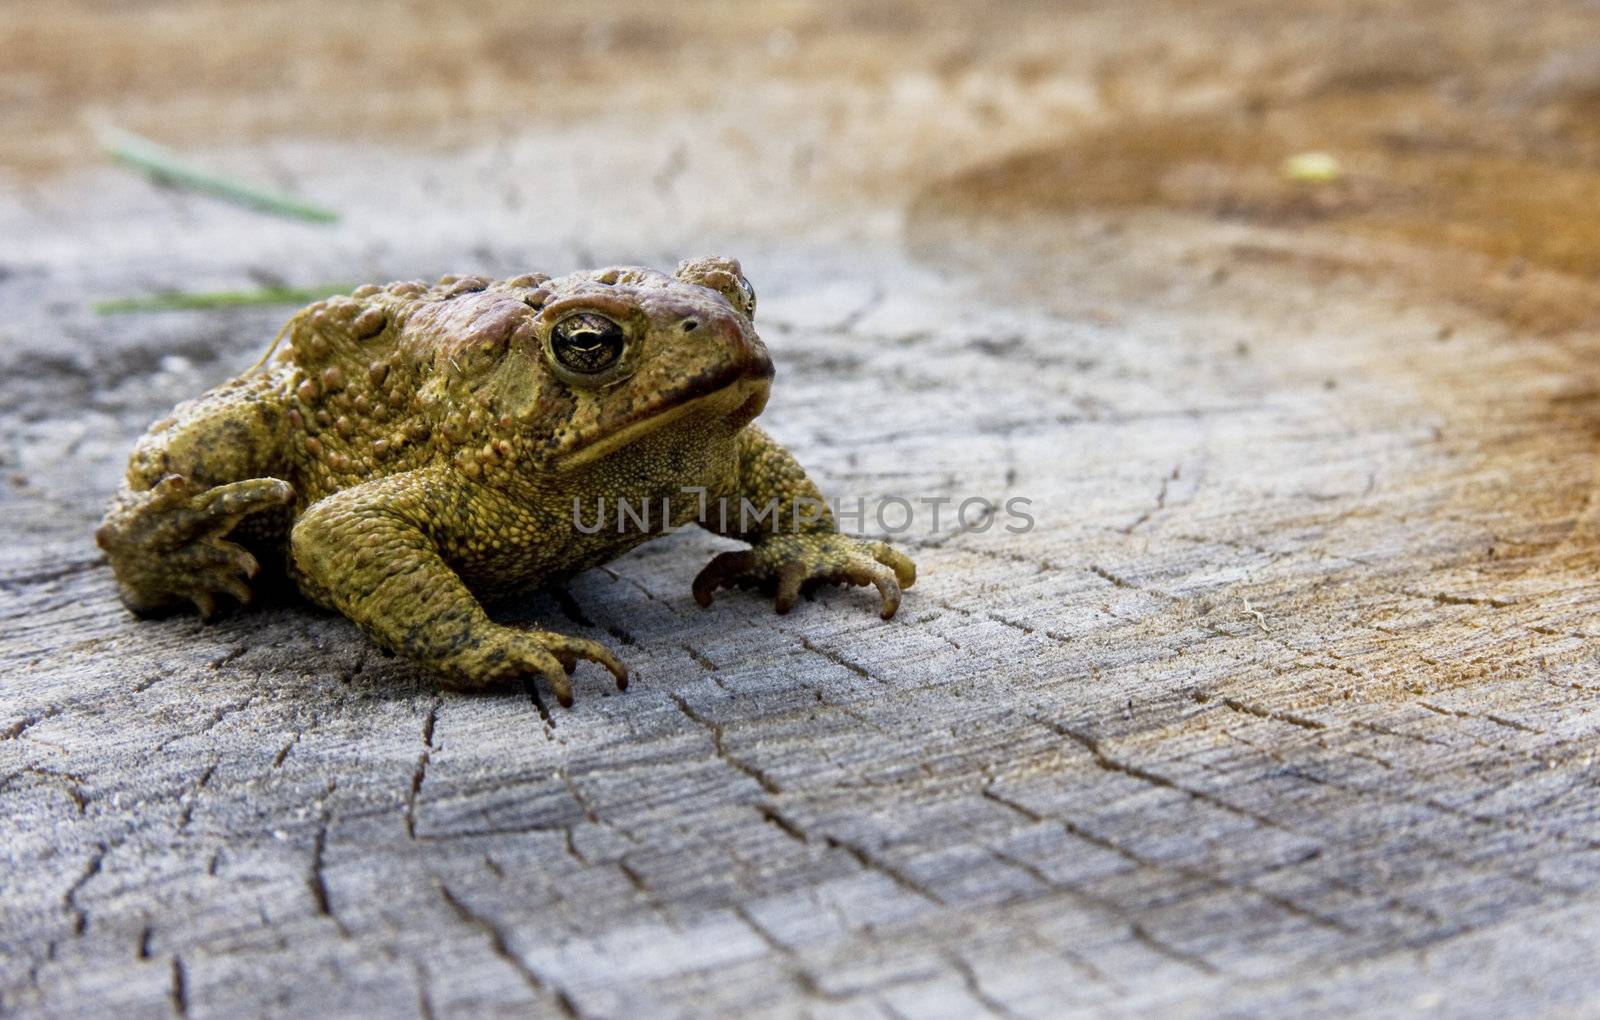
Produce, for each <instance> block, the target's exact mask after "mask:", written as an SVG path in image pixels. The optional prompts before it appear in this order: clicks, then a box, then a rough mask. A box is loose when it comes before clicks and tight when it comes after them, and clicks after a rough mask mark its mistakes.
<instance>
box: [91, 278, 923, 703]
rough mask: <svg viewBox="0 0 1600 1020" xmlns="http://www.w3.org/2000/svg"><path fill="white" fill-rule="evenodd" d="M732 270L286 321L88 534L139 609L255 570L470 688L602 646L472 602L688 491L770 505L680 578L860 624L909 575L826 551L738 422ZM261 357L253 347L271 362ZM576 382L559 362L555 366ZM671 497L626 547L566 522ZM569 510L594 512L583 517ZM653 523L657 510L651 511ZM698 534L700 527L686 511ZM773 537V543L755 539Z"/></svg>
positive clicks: (362, 306) (419, 297)
mask: <svg viewBox="0 0 1600 1020" xmlns="http://www.w3.org/2000/svg"><path fill="white" fill-rule="evenodd" d="M754 311H755V298H754V294H753V292H752V291H751V290H750V286H749V284H748V282H746V281H745V279H744V277H743V276H742V274H741V272H740V268H739V264H738V263H737V262H735V261H733V260H731V259H724V258H715V257H712V258H702V259H695V260H692V261H688V262H685V263H683V264H682V265H680V266H679V267H678V270H677V272H676V274H674V275H671V276H669V275H667V274H665V273H660V272H656V271H654V270H649V269H642V268H637V267H622V268H612V269H605V270H597V271H593V272H584V273H574V274H572V275H569V276H564V277H561V278H559V279H554V280H552V279H549V278H547V277H545V276H543V275H538V274H534V275H528V276H520V277H516V278H513V279H509V280H500V281H490V280H486V279H482V278H479V277H465V278H456V277H444V278H442V279H440V281H439V282H438V284H436V285H435V286H433V287H428V286H426V285H425V284H422V283H419V282H413V283H394V284H390V285H388V286H387V287H377V286H367V287H361V288H359V289H357V290H356V291H354V292H353V293H352V294H351V295H350V296H348V297H336V298H330V299H328V300H326V301H321V302H318V303H317V304H314V305H311V306H310V307H308V308H306V309H304V310H302V311H301V312H300V313H298V314H297V315H296V316H295V317H294V318H293V319H291V320H290V322H289V324H288V325H287V326H285V327H284V333H283V334H282V336H281V337H280V340H284V339H286V340H287V345H286V346H285V347H284V348H283V350H282V351H281V352H279V353H278V354H277V356H276V358H274V359H273V360H271V361H266V360H265V359H264V360H263V363H262V364H261V365H258V366H257V367H256V368H255V369H252V370H251V371H249V372H246V373H244V374H243V375H240V376H239V377H237V378H235V379H233V380H230V381H229V382H227V383H224V384H223V385H221V386H219V387H217V388H216V389H214V390H212V391H210V392H209V393H207V394H205V395H203V396H201V397H200V398H198V399H196V400H193V401H189V402H187V403H184V404H181V405H179V406H178V408H177V409H176V410H175V411H174V412H173V414H172V415H171V416H170V417H168V418H165V419H163V420H162V421H159V422H157V423H155V425H153V426H151V428H150V431H149V432H148V433H147V434H146V435H145V436H144V437H143V438H142V439H141V440H140V441H139V443H138V445H137V446H135V448H134V451H133V456H132V458H131V461H130V463H129V466H128V474H127V480H126V484H125V485H124V486H123V488H122V490H121V491H120V492H119V494H118V495H117V498H116V499H115V501H114V502H113V503H112V505H111V507H110V508H109V509H108V510H107V512H106V517H105V521H104V522H103V523H102V525H101V527H100V530H99V532H98V533H97V538H98V540H99V542H100V545H101V547H102V548H103V549H105V550H106V552H107V554H108V555H109V557H110V560H111V566H112V569H113V570H114V571H115V573H116V576H117V580H118V582H119V583H120V585H121V588H122V594H123V599H124V601H125V602H126V603H127V604H128V606H129V607H130V608H132V609H133V610H134V611H136V612H139V613H152V612H158V611H162V610H166V609H170V608H172V607H174V606H181V605H185V604H188V603H193V604H194V605H195V606H196V607H198V608H199V610H200V612H201V614H202V615H203V616H206V617H211V616H212V615H214V613H215V612H216V606H217V602H216V599H217V596H218V595H225V596H229V597H231V598H233V599H235V600H237V601H239V602H241V603H242V602H248V601H249V599H250V596H251V587H250V583H249V582H250V580H251V579H252V578H254V577H255V575H256V572H257V568H258V565H259V560H258V557H261V556H270V557H274V558H277V559H279V560H281V561H282V562H283V564H284V566H285V568H286V569H287V571H288V574H289V576H290V577H292V578H293V579H294V581H295V583H296V584H298V586H299V587H300V589H301V590H302V591H303V592H304V593H305V594H306V595H307V596H308V597H310V598H311V599H313V600H314V601H316V602H318V603H320V604H322V605H324V606H327V607H330V608H333V609H336V610H338V611H339V612H341V613H343V614H345V615H346V616H348V617H349V618H350V619H351V620H353V621H355V623H356V624H357V625H359V626H360V627H361V629H362V630H363V631H365V632H366V633H367V634H368V635H369V636H370V637H371V638H372V639H373V640H374V641H376V642H378V643H379V644H380V645H382V646H384V647H386V648H389V649H391V650H393V651H396V652H399V653H401V654H404V655H407V656H409V657H411V658H412V659H415V660H416V661H418V662H420V663H422V664H423V665H425V666H427V667H429V668H430V669H433V670H435V671H437V672H438V673H439V674H440V676H441V677H442V678H443V680H444V682H445V683H447V684H449V685H452V686H456V687H464V688H480V687H485V686H489V685H492V684H495V683H498V682H500V681H504V680H508V679H511V678H515V677H519V676H528V675H534V674H537V675H539V676H542V677H544V678H545V680H546V681H547V682H548V683H549V685H550V686H551V688H552V689H553V690H554V691H555V693H556V696H557V698H558V699H559V700H560V701H561V703H562V704H570V703H571V698H572V692H571V684H570V682H569V680H568V674H569V673H570V672H571V671H572V670H573V668H574V667H575V666H576V664H577V662H578V661H579V660H581V659H589V660H591V661H594V662H598V663H600V664H601V665H603V666H605V667H606V668H607V669H609V670H610V671H611V672H612V673H613V674H614V675H615V677H616V679H617V682H618V685H619V686H625V685H626V680H627V671H626V670H625V669H624V667H623V666H622V664H621V663H620V662H618V661H617V659H616V658H615V657H614V656H613V655H612V654H611V653H610V652H609V651H607V650H606V649H605V648H604V647H602V646H601V645H599V644H597V643H595V642H593V641H587V640H583V639H579V638H571V637H566V636H563V635H561V634H557V633H553V632H549V631H542V630H525V629H519V628H513V627H507V626H503V625H500V624H497V623H495V622H494V621H492V620H491V619H490V618H489V617H488V615H487V614H486V613H485V612H484V609H483V606H482V604H481V602H480V599H492V598H495V597H499V596H505V595H509V594H512V593H515V592H518V591H522V590H526V589H529V588H532V587H537V586H539V585H541V584H544V583H547V582H550V581H553V580H558V579H560V578H562V577H565V576H569V575H571V574H573V573H575V572H577V571H579V570H583V569H585V568H587V567H591V566H594V565H596V564H599V563H603V562H605V561H606V560H609V559H612V558H613V557H615V556H618V555H620V554H621V553H623V552H625V551H626V550H627V549H629V548H631V547H633V546H634V545H637V544H638V543H640V542H642V541H645V540H647V539H649V538H652V537H656V536H657V535H659V534H662V533H663V532H664V531H665V529H666V527H667V526H668V525H669V524H670V525H674V526H676V525H683V524H687V523H689V522H691V521H694V520H695V519H696V516H697V513H698V511H699V509H700V504H699V501H698V500H697V498H696V497H694V496H688V495H685V493H684V490H685V489H686V488H695V489H704V490H705V492H706V494H707V499H708V500H717V499H727V500H729V501H730V502H731V503H732V505H733V506H735V507H737V506H738V501H739V500H740V499H741V498H745V499H748V500H750V501H751V502H752V503H754V504H757V505H765V504H766V503H767V501H768V500H769V499H773V498H776V499H777V500H778V503H779V513H778V514H777V515H776V517H774V518H768V519H767V520H765V521H763V522H762V523H761V524H760V525H758V526H754V530H753V531H752V532H750V533H743V532H740V530H739V522H738V517H737V514H735V515H734V516H733V519H731V520H729V521H728V522H727V526H726V528H725V530H724V533H726V534H729V535H731V536H732V537H735V538H739V539H743V540H745V541H747V542H749V543H750V544H751V548H750V549H749V550H746V551H741V552H735V553H724V554H722V555H720V556H718V557H716V558H715V559H713V560H712V562H711V563H710V565H708V566H707V567H706V569H705V570H703V571H702V572H701V574H700V576H699V577H697V578H696V579H695V582H694V596H695V598H696V600H697V601H698V602H699V603H700V604H701V605H708V604H710V601H711V596H712V593H713V592H714V591H715V590H716V589H717V588H718V587H722V586H726V585H739V586H744V587H756V588H761V589H763V590H766V591H771V592H775V593H776V597H777V607H778V611H779V612H786V611H788V609H790V608H791V607H792V606H793V605H794V603H795V601H796V599H797V597H798V595H799V594H800V592H801V591H803V590H806V589H808V588H809V587H812V586H814V585H817V584H821V583H851V584H858V585H868V584H870V585H875V586H876V587H877V588H878V590H879V592H880V593H881V596H882V602H883V614H882V615H883V616H884V618H885V619H887V618H888V617H890V616H893V615H894V612H895V610H896V608H897V607H898V606H899V602H900V590H901V588H903V587H909V586H910V585H911V584H912V582H913V581H914V580H915V576H916V571H915V567H914V566H913V565H912V563H911V561H910V560H909V559H907V558H906V557H905V556H903V555H901V554H900V553H897V552H895V551H893V550H892V549H890V548H888V547H887V546H886V545H884V544H883V543H881V542H880V543H874V542H866V541H862V540H860V539H856V538H852V537H849V536H845V535H841V534H839V533H838V531H837V528H836V527H835V525H834V522H833V520H832V518H831V516H829V515H828V514H827V512H826V511H825V510H824V511H822V512H821V513H820V515H813V514H812V513H810V512H809V504H807V512H803V513H801V514H800V515H799V517H800V519H801V520H805V519H806V518H808V517H812V516H815V518H816V519H815V520H812V521H811V522H810V523H807V524H805V525H804V526H803V527H801V528H800V529H799V530H798V531H797V530H795V529H794V528H792V527H791V525H792V523H793V521H794V520H795V519H796V517H795V514H793V513H792V512H791V507H793V505H794V504H795V503H796V502H797V501H807V500H815V499H819V498H820V496H819V493H818V492H817V490H816V488H815V486H814V485H813V484H812V483H811V482H810V481H809V480H808V479H807V478H806V476H805V472H804V471H802V470H801V469H800V467H799V465H798V464H796V463H795V461H794V459H793V458H792V457H790V456H789V454H788V453H787V452H785V451H784V450H783V448H782V447H780V446H778V445H777V444H776V443H775V442H773V441H772V440H771V439H770V438H769V437H768V436H767V435H766V434H765V433H763V432H762V431H761V430H759V429H757V428H756V427H755V426H753V425H752V424H751V421H752V420H753V419H754V418H755V417H756V415H757V414H759V413H760V411H761V409H762V407H763V406H764V405H765V403H766V399H767V394H768V390H769V387H770V384H771V379H772V362H771V360H770V358H769V357H768V354H767V350H766V347H765V346H764V345H763V344H762V342H761V340H760V339H759V338H758V337H757V336H756V332H755V328H754V324H753V321H752V320H753V315H754ZM269 354H270V352H269ZM574 366H577V367H574ZM596 497H604V498H606V499H608V500H616V499H617V498H625V499H628V500H630V501H633V502H636V503H637V502H639V501H642V500H645V499H648V500H650V501H651V503H652V505H653V506H656V507H660V506H661V505H662V500H663V499H667V500H670V502H671V506H672V511H673V512H672V520H671V521H670V522H669V521H663V520H660V519H655V520H652V521H651V525H652V526H651V528H650V529H648V530H641V529H633V528H630V529H628V530H626V531H625V532H622V533H619V532H618V531H617V530H616V529H615V528H611V527H607V528H602V529H601V530H599V531H598V532H596V533H594V534H586V533H584V531H583V530H582V529H580V528H579V527H578V526H577V524H576V522H575V518H574V501H575V500H576V501H577V502H578V505H579V506H587V507H594V506H596ZM591 512H592V511H591ZM658 517H659V515H658ZM701 523H704V524H706V526H708V527H710V528H712V529H713V530H719V529H722V528H723V522H722V521H720V520H718V519H717V515H715V514H711V515H708V519H707V520H706V521H703V522H701ZM774 525H776V527H775V526H774Z"/></svg>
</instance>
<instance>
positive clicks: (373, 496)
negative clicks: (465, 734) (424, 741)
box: [290, 473, 628, 706]
mask: <svg viewBox="0 0 1600 1020" xmlns="http://www.w3.org/2000/svg"><path fill="white" fill-rule="evenodd" d="M435 491H437V490H435ZM443 519H446V517H445V508H443V507H440V506H437V505H434V503H433V500H432V499H431V498H430V487H429V486H428V485H427V479H426V478H425V477H424V476H422V475H421V474H417V473H413V474H403V475H395V476H391V477H388V478H381V479H376V480H374V481H371V482H367V483H366V484H363V485H358V486H355V487H354V488H350V489H346V490H344V491H342V492H338V493H335V494H333V495H331V496H329V497H327V498H326V499H323V500H321V501H319V502H317V503H316V504H314V505H313V506H311V507H310V508H309V509H308V510H307V511H306V512H305V513H304V514H302V515H301V517H300V519H299V520H298V521H297V522H296V523H295V526H294V531H293V533H292V534H291V536H290V544H291V549H292V553H293V564H294V571H295V576H296V580H297V581H298V582H299V583H300V586H301V588H302V589H303V590H304V591H305V592H306V594H307V595H309V596H310V597H311V598H313V599H315V600H316V601H318V602H320V603H322V604H323V605H325V606H328V607H329V608H332V609H337V610H338V611H339V612H341V613H343V614H344V615H346V616H348V617H349V618H350V619H351V620H353V621H355V623H356V625H357V626H359V627H360V628H361V629H362V630H363V631H364V632H366V634H367V635H368V636H369V637H371V638H372V639H373V640H374V641H376V642H377V643H378V644H380V645H383V646H384V647H385V648H388V649H391V650H393V651H396V652H399V653H400V654H402V655H405V656H406V657H408V658H410V659H413V660H415V661H416V662H418V663H420V664H422V665H424V666H426V667H428V668H429V669H432V670H434V671H435V672H437V673H438V674H439V675H440V676H441V677H442V678H443V680H444V682H445V683H446V684H447V685H448V686H451V687H458V688H462V689H469V690H474V689H480V688H484V687H489V686H492V685H494V684H497V683H501V682H504V681H507V680H511V679H515V678H519V677H525V676H531V675H537V676H541V677H543V678H544V680H545V682H546V683H548V684H549V685H550V688H551V690H553V691H554V692H555V695H556V699H557V700H558V701H560V702H561V704H562V705H569V706H570V705H571V704H572V684H571V682H570V681H569V680H568V678H567V674H568V673H570V672H571V671H572V670H573V669H574V668H575V667H576V666H577V663H578V661H579V660H580V659H588V660H590V661H591V662H598V663H599V664H600V665H602V666H604V667H605V668H606V669H608V670H610V671H611V673H612V675H613V676H615V677H616V679H617V687H618V689H619V690H623V689H626V688H627V685H628V671H627V669H626V668H624V667H623V665H622V663H620V662H618V661H617V659H616V657H615V656H613V655H612V654H611V653H610V652H609V651H607V650H606V649H605V648H604V647H603V646H601V645H599V644H596V643H595V642H593V641H586V640H583V639H582V638H571V637H566V636H565V635H562V634H556V633H552V632H550V631H542V630H520V629H517V628H515V627H506V626H502V625H501V624H497V623H495V622H494V621H493V620H491V619H489V616H488V614H487V613H485V612H484V610H483V607H482V606H481V605H479V603H478V600H477V599H476V598H475V597H474V596H473V594H472V593H471V592H470V591H469V590H468V589H467V586H466V584H465V583H463V582H462V580H461V577H460V575H458V574H457V573H456V572H455V571H454V570H453V569H451V567H450V565H449V564H448V563H447V562H446V561H445V559H444V557H443V556H442V555H441V554H440V550H439V547H438V545H437V544H436V543H435V542H434V540H433V539H432V538H431V537H429V536H430V534H432V533H434V532H436V530H437V522H438V521H440V520H443Z"/></svg>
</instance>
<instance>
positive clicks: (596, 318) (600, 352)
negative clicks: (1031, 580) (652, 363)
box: [550, 312, 627, 375]
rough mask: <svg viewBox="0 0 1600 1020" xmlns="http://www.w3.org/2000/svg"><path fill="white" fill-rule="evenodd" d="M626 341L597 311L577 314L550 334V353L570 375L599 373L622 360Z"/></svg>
mask: <svg viewBox="0 0 1600 1020" xmlns="http://www.w3.org/2000/svg"><path fill="white" fill-rule="evenodd" d="M626 341H627V337H626V335H625V334H624V333H623V332H622V327H621V326H619V325H617V324H616V323H615V322H612V321H611V320H610V319H608V318H606V317H605V316H604V315H600V314H599V313H597V312H579V313H578V314H577V315H569V316H567V317H566V318H565V319H562V320H561V321H560V322H558V323H556V327H555V329H553V330H551V331H550V351H551V353H553V354H554V355H555V356H556V360H557V361H559V362H561V364H563V365H565V366H566V367H567V368H570V369H572V370H573V371H574V372H582V373H584V374H586V375H592V374H594V373H596V372H603V371H605V370H606V369H608V368H610V367H611V366H612V365H614V364H616V362H617V359H618V358H620V357H622V348H623V345H624V343H625V342H626Z"/></svg>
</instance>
